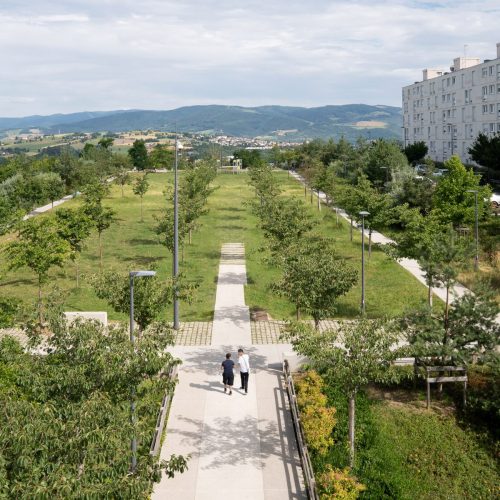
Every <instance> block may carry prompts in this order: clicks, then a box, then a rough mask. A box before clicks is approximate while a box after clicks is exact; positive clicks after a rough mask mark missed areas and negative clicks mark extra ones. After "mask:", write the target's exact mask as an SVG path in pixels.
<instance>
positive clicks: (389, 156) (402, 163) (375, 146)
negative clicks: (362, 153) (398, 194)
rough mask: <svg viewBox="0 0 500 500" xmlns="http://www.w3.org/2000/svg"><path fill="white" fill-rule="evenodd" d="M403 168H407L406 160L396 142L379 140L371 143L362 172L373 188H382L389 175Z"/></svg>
mask: <svg viewBox="0 0 500 500" xmlns="http://www.w3.org/2000/svg"><path fill="white" fill-rule="evenodd" d="M404 168H408V160H407V158H406V156H405V155H404V153H402V152H401V149H400V147H399V145H398V144H397V143H396V142H391V141H386V140H384V139H379V140H376V141H374V142H373V143H372V145H371V146H370V148H369V151H368V162H367V163H366V166H365V167H364V171H365V174H366V176H367V177H368V179H370V181H371V182H372V183H373V184H374V185H375V186H382V185H383V184H384V183H385V182H387V180H388V177H389V174H391V175H392V172H393V171H397V170H401V169H404Z"/></svg>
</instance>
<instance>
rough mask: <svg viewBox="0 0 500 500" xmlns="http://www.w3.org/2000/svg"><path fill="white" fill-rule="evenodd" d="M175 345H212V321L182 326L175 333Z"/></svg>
mask: <svg viewBox="0 0 500 500" xmlns="http://www.w3.org/2000/svg"><path fill="white" fill-rule="evenodd" d="M174 336H175V345H210V343H211V342H212V322H211V321H191V322H186V323H181V324H180V329H179V331H178V332H175V333H174Z"/></svg>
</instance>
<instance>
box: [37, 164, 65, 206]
mask: <svg viewBox="0 0 500 500" xmlns="http://www.w3.org/2000/svg"><path fill="white" fill-rule="evenodd" d="M42 182H43V183H42V189H43V193H44V196H45V197H46V198H47V199H48V200H50V202H51V203H52V208H54V201H55V200H58V199H59V198H61V197H62V196H64V182H63V181H62V179H61V177H60V176H59V174H56V173H52V172H49V173H47V174H44V177H43V181H42Z"/></svg>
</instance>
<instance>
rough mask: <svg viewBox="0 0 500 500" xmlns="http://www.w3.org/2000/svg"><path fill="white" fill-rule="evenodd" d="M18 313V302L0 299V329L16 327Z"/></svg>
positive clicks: (4, 298)
mask: <svg viewBox="0 0 500 500" xmlns="http://www.w3.org/2000/svg"><path fill="white" fill-rule="evenodd" d="M18 311H19V302H18V301H16V300H14V299H11V298H7V297H0V328H10V327H12V326H14V322H15V320H16V316H17V312H18Z"/></svg>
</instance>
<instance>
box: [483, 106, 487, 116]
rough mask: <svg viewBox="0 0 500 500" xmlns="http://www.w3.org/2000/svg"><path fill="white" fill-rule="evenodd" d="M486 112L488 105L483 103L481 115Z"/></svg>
mask: <svg viewBox="0 0 500 500" xmlns="http://www.w3.org/2000/svg"><path fill="white" fill-rule="evenodd" d="M487 112H488V105H487V104H483V115H484V114H486V113H487Z"/></svg>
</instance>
